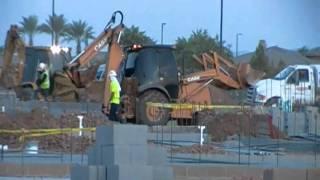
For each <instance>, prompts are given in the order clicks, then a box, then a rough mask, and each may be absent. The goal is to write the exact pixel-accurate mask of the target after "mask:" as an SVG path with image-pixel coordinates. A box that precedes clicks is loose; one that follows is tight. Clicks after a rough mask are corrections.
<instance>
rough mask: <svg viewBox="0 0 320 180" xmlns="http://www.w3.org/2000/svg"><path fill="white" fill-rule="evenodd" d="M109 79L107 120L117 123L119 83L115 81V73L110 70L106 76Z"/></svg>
mask: <svg viewBox="0 0 320 180" xmlns="http://www.w3.org/2000/svg"><path fill="white" fill-rule="evenodd" d="M108 77H109V78H110V86H109V92H110V99H109V107H110V111H109V120H111V121H118V118H117V113H118V109H119V106H120V91H121V87H120V83H119V81H118V79H117V73H116V72H115V71H114V70H111V71H110V72H109V74H108Z"/></svg>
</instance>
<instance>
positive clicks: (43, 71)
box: [36, 63, 50, 101]
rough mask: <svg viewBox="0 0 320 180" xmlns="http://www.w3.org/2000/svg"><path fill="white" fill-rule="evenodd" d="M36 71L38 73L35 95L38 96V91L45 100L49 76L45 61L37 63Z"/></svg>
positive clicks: (48, 86)
mask: <svg viewBox="0 0 320 180" xmlns="http://www.w3.org/2000/svg"><path fill="white" fill-rule="evenodd" d="M37 71H38V73H39V74H38V79H37V82H36V83H37V86H38V89H37V90H36V97H38V94H39V93H40V94H41V95H42V96H43V97H44V99H45V101H48V96H49V89H50V76H49V70H48V68H47V65H46V64H45V63H40V64H39V65H38V68H37Z"/></svg>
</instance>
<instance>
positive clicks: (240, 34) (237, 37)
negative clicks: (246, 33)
mask: <svg viewBox="0 0 320 180" xmlns="http://www.w3.org/2000/svg"><path fill="white" fill-rule="evenodd" d="M239 36H242V33H237V34H236V57H238V46H239Z"/></svg>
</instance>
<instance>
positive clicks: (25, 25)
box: [20, 15, 39, 46]
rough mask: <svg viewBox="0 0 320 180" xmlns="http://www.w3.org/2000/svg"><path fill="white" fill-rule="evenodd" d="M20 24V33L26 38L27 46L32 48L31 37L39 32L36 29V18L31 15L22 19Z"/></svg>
mask: <svg viewBox="0 0 320 180" xmlns="http://www.w3.org/2000/svg"><path fill="white" fill-rule="evenodd" d="M20 24H21V26H22V27H21V32H22V33H23V34H25V35H27V36H28V38H29V45H30V46H33V36H34V34H36V33H38V32H39V29H38V17H37V16H35V15H31V16H28V17H22V21H21V22H20Z"/></svg>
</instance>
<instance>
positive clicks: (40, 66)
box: [38, 63, 46, 71]
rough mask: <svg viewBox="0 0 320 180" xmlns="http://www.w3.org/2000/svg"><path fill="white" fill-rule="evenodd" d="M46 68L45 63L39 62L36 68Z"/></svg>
mask: <svg viewBox="0 0 320 180" xmlns="http://www.w3.org/2000/svg"><path fill="white" fill-rule="evenodd" d="M45 68H46V64H45V63H40V64H39V65H38V70H40V71H41V70H44V69H45Z"/></svg>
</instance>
